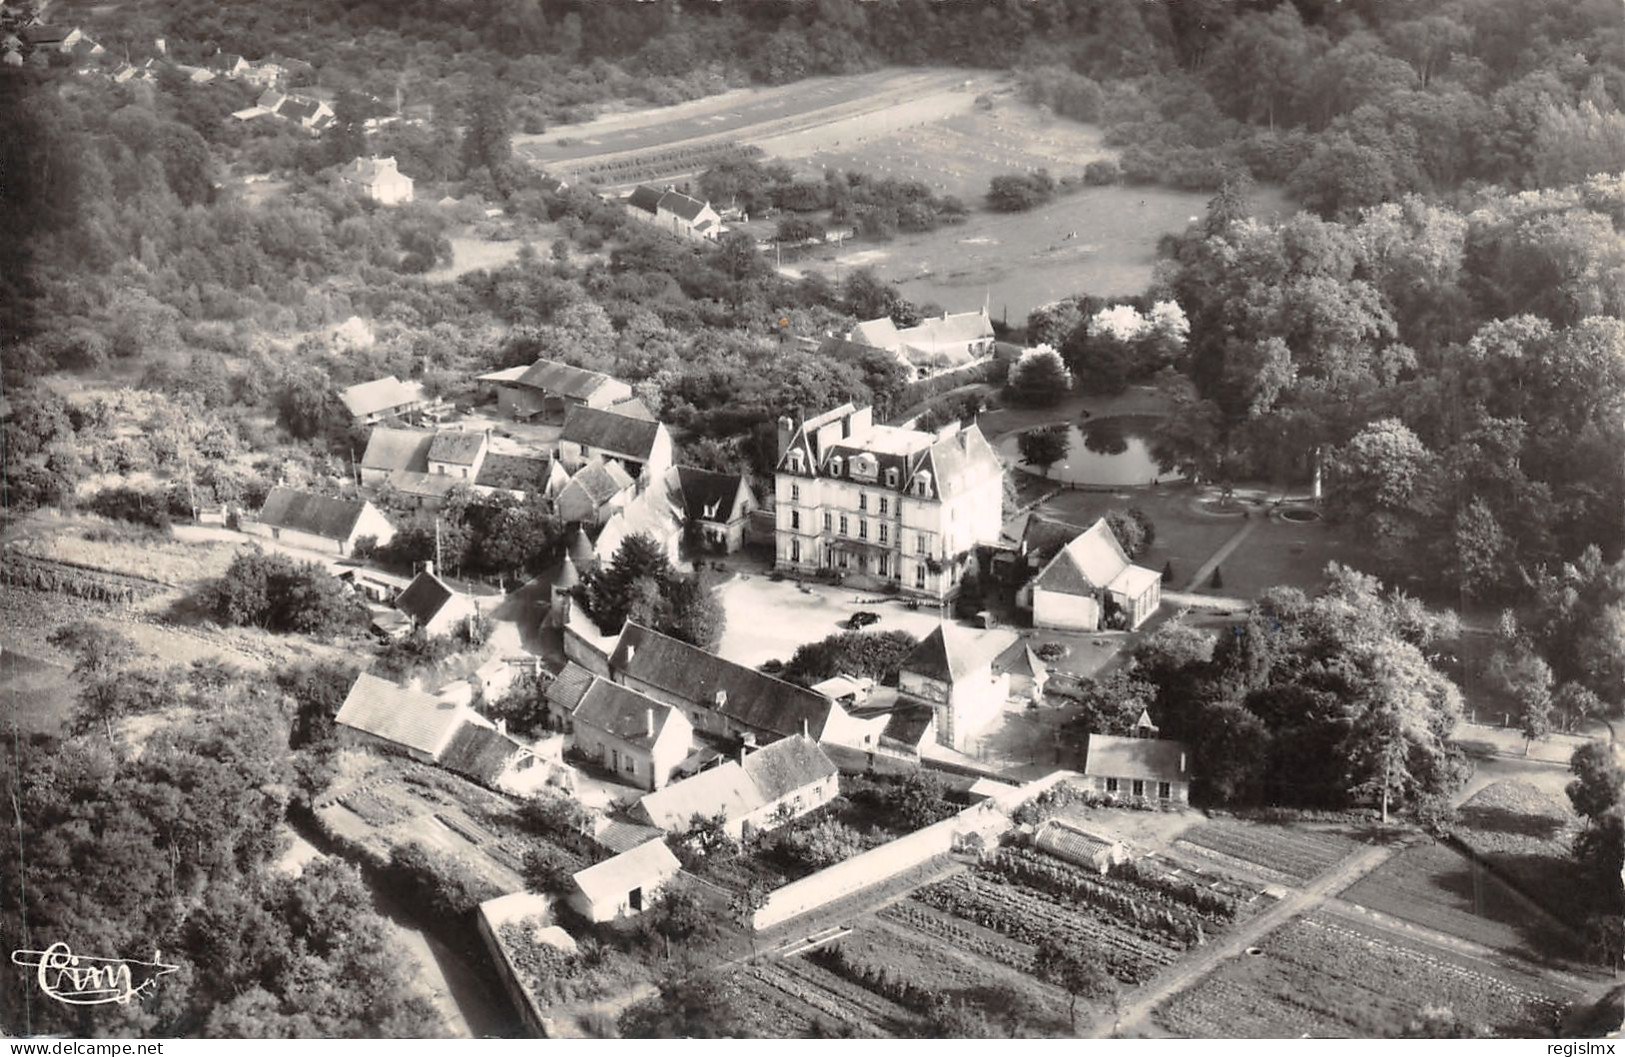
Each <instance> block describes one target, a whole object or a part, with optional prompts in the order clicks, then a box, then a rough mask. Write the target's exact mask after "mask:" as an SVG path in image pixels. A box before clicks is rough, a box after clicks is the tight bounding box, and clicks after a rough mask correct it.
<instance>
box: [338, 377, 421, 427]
mask: <svg viewBox="0 0 1625 1057" xmlns="http://www.w3.org/2000/svg"><path fill="white" fill-rule="evenodd" d="M339 399H340V400H342V401H344V406H345V407H346V408H348V409H349V411H350V414H352V415H354V416H356V417H357V418H365V417H366V416H367V415H376V414H377V413H378V412H380V411H390V410H393V409H395V408H397V407H405V406H407V405H408V404H420V403H422V402H423V386H422V384H421V383H418V382H403V381H401V380H400V379H399V378H397V377H395V376H394V375H393V374H392V375H390V376H389V377H388V378H375V379H374V380H372V381H370V382H361V383H359V384H357V385H352V386H350V387H349V388H348V389H344V390H342V391H340V393H339Z"/></svg>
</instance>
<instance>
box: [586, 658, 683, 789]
mask: <svg viewBox="0 0 1625 1057" xmlns="http://www.w3.org/2000/svg"><path fill="white" fill-rule="evenodd" d="M570 718H571V720H572V722H573V724H574V726H575V746H576V748H577V749H578V750H580V751H581V752H582V753H583V754H584V755H586V756H587V757H588V758H589V759H592V760H595V761H596V762H598V763H599V764H600V765H602V766H603V767H605V768H606V769H608V770H610V771H612V772H614V773H615V775H616V776H617V777H620V778H622V779H624V780H626V781H629V782H631V783H633V784H635V785H638V786H640V787H642V788H644V789H659V788H661V787H662V786H664V785H665V784H666V782H667V781H669V780H670V779H671V775H672V772H673V771H675V770H676V769H677V766H678V764H680V763H682V762H683V758H684V757H685V756H687V755H688V750H689V746H690V745H691V743H692V742H693V739H694V728H693V727H692V726H691V725H690V724H689V722H688V717H687V716H684V715H683V713H682V712H681V711H679V710H677V709H675V708H672V707H671V706H669V705H663V704H661V703H660V702H658V701H655V700H653V699H651V698H648V697H645V696H643V695H642V694H640V693H638V692H637V691H635V690H629V689H627V688H626V687H624V686H618V685H616V684H615V683H612V682H610V681H608V680H607V679H599V678H598V677H596V676H593V677H591V679H590V682H589V684H588V687H587V690H586V692H585V693H583V694H582V695H581V697H580V698H579V699H578V701H577V703H576V706H575V708H574V709H573V711H572V713H571V717H570Z"/></svg>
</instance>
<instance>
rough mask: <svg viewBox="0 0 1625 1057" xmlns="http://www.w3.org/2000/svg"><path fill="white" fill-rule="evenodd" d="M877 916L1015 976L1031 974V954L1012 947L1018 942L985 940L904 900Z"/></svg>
mask: <svg viewBox="0 0 1625 1057" xmlns="http://www.w3.org/2000/svg"><path fill="white" fill-rule="evenodd" d="M879 916H880V917H882V918H885V919H887V920H889V921H894V922H896V923H897V924H899V925H904V926H907V927H908V928H911V929H913V930H914V931H915V932H919V933H923V934H924V935H927V936H930V937H932V938H934V939H939V940H946V941H947V942H949V943H951V944H953V945H954V946H955V947H958V948H959V949H960V950H963V951H967V952H969V953H971V954H976V955H980V956H982V957H984V958H987V959H988V960H990V961H995V962H998V963H999V964H1000V965H1008V966H1009V967H1010V968H1012V969H1015V970H1017V971H1019V972H1024V973H1030V972H1032V968H1033V955H1032V952H1031V951H1030V950H1027V949H1024V947H1018V946H1015V943H1017V942H1019V941H1010V940H1005V941H1001V940H995V939H989V938H988V937H987V936H984V935H982V934H981V933H979V932H976V931H974V930H972V929H970V928H968V927H966V926H964V925H955V924H954V923H953V922H952V921H951V920H949V919H947V918H944V917H942V916H940V915H937V914H933V913H931V912H930V911H928V910H926V909H925V908H924V907H920V906H916V905H915V904H914V903H912V902H910V901H908V900H904V901H903V902H900V903H893V904H892V905H891V906H889V907H887V908H886V909H884V910H882V911H881V912H880V915H879Z"/></svg>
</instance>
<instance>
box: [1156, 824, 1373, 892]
mask: <svg viewBox="0 0 1625 1057" xmlns="http://www.w3.org/2000/svg"><path fill="white" fill-rule="evenodd" d="M1180 839H1181V840H1183V841H1185V842H1187V843H1190V844H1195V845H1197V846H1198V847H1202V848H1208V849H1211V850H1213V851H1218V852H1223V853H1224V854H1226V855H1232V856H1234V857H1236V858H1238V859H1241V860H1243V861H1244V862H1249V863H1256V864H1257V865H1259V866H1266V867H1269V868H1271V869H1274V870H1277V871H1279V872H1281V873H1285V874H1288V875H1289V876H1291V877H1295V878H1297V879H1298V880H1300V881H1307V880H1309V879H1310V878H1312V877H1314V876H1315V875H1317V874H1319V873H1320V872H1322V871H1323V870H1325V869H1326V868H1327V867H1329V866H1331V865H1333V864H1334V863H1336V862H1338V861H1340V860H1341V859H1343V858H1344V857H1345V856H1346V855H1348V853H1349V851H1350V850H1352V848H1353V844H1352V842H1350V841H1349V840H1348V839H1347V838H1346V837H1341V836H1338V835H1336V834H1328V833H1310V832H1306V831H1303V830H1293V829H1285V828H1282V827H1279V826H1274V827H1272V826H1265V825H1263V824H1259V823H1252V824H1232V823H1226V822H1222V821H1214V822H1206V823H1203V824H1202V825H1200V826H1197V827H1195V828H1194V829H1191V830H1187V831H1186V832H1185V833H1183V834H1181V835H1180Z"/></svg>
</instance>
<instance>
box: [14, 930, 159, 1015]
mask: <svg viewBox="0 0 1625 1057" xmlns="http://www.w3.org/2000/svg"><path fill="white" fill-rule="evenodd" d="M11 963H12V964H13V965H21V966H23V967H24V968H27V969H33V970H34V971H35V979H36V981H37V982H38V983H39V989H40V990H41V991H43V992H45V994H47V995H49V996H50V997H51V998H54V999H56V1000H57V1001H58V1002H64V1003H66V1004H68V1005H70V1006H100V1005H105V1004H107V1003H109V1002H116V1003H118V1004H119V1005H121V1006H123V1005H128V1004H129V1002H130V999H132V998H137V997H140V996H141V994H142V993H144V992H145V991H146V990H147V989H148V988H149V987H151V986H153V985H154V984H155V983H157V981H158V978H159V977H160V976H167V975H168V974H170V973H172V972H174V971H175V970H177V969H179V968H180V966H178V965H165V964H164V963H163V962H161V961H159V960H158V952H157V951H153V952H152V961H150V962H143V961H137V960H135V959H133V958H95V957H92V956H91V955H88V954H75V953H73V952H72V951H71V950H69V949H68V945H67V944H66V943H53V944H51V945H50V946H49V947H47V948H45V949H44V950H43V951H30V950H21V951H12V952H11Z"/></svg>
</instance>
